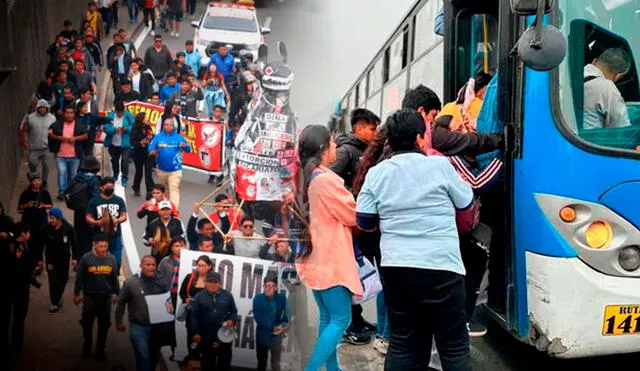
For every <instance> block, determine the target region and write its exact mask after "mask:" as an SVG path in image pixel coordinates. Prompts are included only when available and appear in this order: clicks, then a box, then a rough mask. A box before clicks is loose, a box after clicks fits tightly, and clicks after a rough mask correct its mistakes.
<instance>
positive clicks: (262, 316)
mask: <svg viewBox="0 0 640 371" xmlns="http://www.w3.org/2000/svg"><path fill="white" fill-rule="evenodd" d="M264 307H265V306H264V303H263V300H262V295H259V296H256V297H255V298H253V318H254V319H255V320H256V323H257V324H258V326H261V327H266V328H270V329H273V323H269V321H267V318H266V317H267V313H266V312H267V311H266V310H265V308H264Z"/></svg>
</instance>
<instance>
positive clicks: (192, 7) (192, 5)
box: [187, 0, 197, 15]
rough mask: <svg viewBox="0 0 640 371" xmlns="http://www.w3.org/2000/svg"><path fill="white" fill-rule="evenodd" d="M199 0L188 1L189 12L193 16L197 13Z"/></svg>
mask: <svg viewBox="0 0 640 371" xmlns="http://www.w3.org/2000/svg"><path fill="white" fill-rule="evenodd" d="M196 3H197V0H187V12H189V14H191V15H193V14H194V13H195V12H196V5H197V4H196Z"/></svg>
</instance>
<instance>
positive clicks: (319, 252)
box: [296, 125, 363, 370]
mask: <svg viewBox="0 0 640 371" xmlns="http://www.w3.org/2000/svg"><path fill="white" fill-rule="evenodd" d="M298 145H299V147H298V154H299V156H300V161H301V167H302V168H303V175H304V185H303V188H302V195H303V199H305V200H306V199H308V200H309V215H310V219H309V232H310V235H311V245H307V246H306V251H303V252H301V254H300V255H302V257H301V258H300V259H299V260H298V262H297V264H296V268H297V270H298V274H299V276H300V278H301V279H302V281H303V282H304V284H305V285H306V286H307V287H309V288H311V289H313V296H314V297H315V299H316V303H317V304H318V309H319V311H320V325H319V329H320V333H319V334H318V340H317V342H316V345H315V348H314V350H313V353H312V354H311V358H310V359H309V362H308V363H307V370H319V369H320V368H321V367H322V366H325V365H326V367H327V369H328V370H338V369H339V368H340V367H339V364H338V356H337V353H336V347H337V345H338V343H339V342H340V340H341V339H342V335H343V334H344V332H345V330H346V329H347V327H349V324H350V323H351V299H352V296H353V295H358V296H361V295H363V287H362V283H361V282H360V276H359V273H358V265H357V263H356V259H355V256H354V250H353V242H352V241H353V237H352V234H351V228H353V227H354V226H355V225H356V202H355V200H354V199H353V195H352V194H351V193H350V192H349V191H348V190H347V189H346V188H345V187H344V181H343V180H342V179H341V178H340V177H339V176H338V175H337V174H336V173H334V172H333V171H331V170H330V169H329V167H328V166H329V165H330V164H331V163H332V162H333V161H335V159H336V144H335V143H334V141H333V139H332V137H331V134H330V133H329V130H328V129H327V128H326V127H324V126H321V125H311V126H307V127H306V128H305V129H304V130H303V131H302V134H301V135H300V141H299V143H298ZM312 247H313V248H312ZM336 262H340V264H336Z"/></svg>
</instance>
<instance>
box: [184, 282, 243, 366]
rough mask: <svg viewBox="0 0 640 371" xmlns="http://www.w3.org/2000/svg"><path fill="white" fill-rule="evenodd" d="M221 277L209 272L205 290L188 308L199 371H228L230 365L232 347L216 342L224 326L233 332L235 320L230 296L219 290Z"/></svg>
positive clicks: (236, 314) (233, 301) (234, 311)
mask: <svg viewBox="0 0 640 371" xmlns="http://www.w3.org/2000/svg"><path fill="white" fill-rule="evenodd" d="M221 282H222V279H221V277H220V273H218V272H210V273H209V274H207V278H206V279H205V284H204V285H205V290H203V291H200V292H199V293H198V295H196V297H195V298H194V299H193V303H192V304H191V328H192V330H193V333H194V335H193V338H192V339H193V342H194V343H196V344H198V349H199V350H200V354H201V355H202V358H201V367H202V370H205V371H209V370H218V371H228V370H229V369H230V365H231V357H232V353H231V352H232V350H231V347H232V343H224V342H222V341H220V339H218V330H219V329H220V327H222V326H224V327H227V328H234V326H235V322H236V320H237V319H238V309H237V308H236V303H235V300H234V299H233V295H231V293H230V292H228V291H227V290H224V289H223V288H222V283H221Z"/></svg>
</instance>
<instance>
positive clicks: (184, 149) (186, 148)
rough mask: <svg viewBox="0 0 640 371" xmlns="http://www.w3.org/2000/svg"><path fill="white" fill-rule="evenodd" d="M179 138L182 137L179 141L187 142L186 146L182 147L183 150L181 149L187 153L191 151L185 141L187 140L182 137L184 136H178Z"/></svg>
mask: <svg viewBox="0 0 640 371" xmlns="http://www.w3.org/2000/svg"><path fill="white" fill-rule="evenodd" d="M180 138H181V139H182V140H181V141H180V142H185V143H187V146H186V147H184V148H183V149H182V150H183V151H185V152H187V153H191V146H190V145H189V142H187V140H186V139H184V137H183V136H180Z"/></svg>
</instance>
